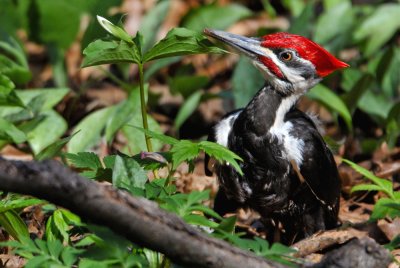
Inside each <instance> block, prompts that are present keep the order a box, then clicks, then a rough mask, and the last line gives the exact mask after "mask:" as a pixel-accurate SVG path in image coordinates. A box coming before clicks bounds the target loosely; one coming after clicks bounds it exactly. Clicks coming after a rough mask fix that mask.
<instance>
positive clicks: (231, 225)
mask: <svg viewBox="0 0 400 268" xmlns="http://www.w3.org/2000/svg"><path fill="white" fill-rule="evenodd" d="M235 224H236V216H231V217H228V218H224V219H223V220H222V221H221V223H220V224H219V226H218V227H217V228H216V229H217V230H218V231H224V232H227V233H232V234H233V233H234V232H235Z"/></svg>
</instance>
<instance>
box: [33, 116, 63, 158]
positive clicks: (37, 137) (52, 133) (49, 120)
mask: <svg viewBox="0 0 400 268" xmlns="http://www.w3.org/2000/svg"><path fill="white" fill-rule="evenodd" d="M42 116H44V118H43V120H41V121H39V122H38V124H36V125H35V126H34V127H33V128H32V129H30V130H28V131H27V132H26V136H27V137H28V143H29V145H30V147H31V148H32V151H33V152H34V154H35V155H36V154H38V153H40V151H42V150H43V149H44V148H46V147H47V146H49V145H51V144H52V143H54V142H56V141H57V140H58V139H59V138H60V137H61V136H62V135H63V134H64V133H65V131H66V130H67V122H66V121H65V120H64V118H63V117H62V116H60V115H59V114H58V113H57V112H55V111H53V110H48V111H46V112H43V113H42Z"/></svg>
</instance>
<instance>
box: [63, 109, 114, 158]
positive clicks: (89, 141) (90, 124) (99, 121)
mask: <svg viewBox="0 0 400 268" xmlns="http://www.w3.org/2000/svg"><path fill="white" fill-rule="evenodd" d="M115 110H116V106H111V107H107V108H103V109H101V110H98V111H96V112H93V113H91V114H89V115H88V116H86V117H85V118H84V119H83V120H82V121H81V122H79V124H78V125H77V126H76V127H75V128H74V130H73V132H74V133H75V132H77V131H79V133H77V134H76V135H75V136H74V137H73V138H72V139H71V140H70V142H69V143H68V152H70V153H77V152H82V151H87V150H88V149H90V148H91V147H92V146H94V145H96V144H97V143H98V142H99V140H100V138H101V136H102V132H103V129H104V127H105V126H106V124H107V122H108V120H109V118H110V117H111V116H112V115H113V114H114V112H115Z"/></svg>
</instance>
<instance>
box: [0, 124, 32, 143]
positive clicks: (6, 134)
mask: <svg viewBox="0 0 400 268" xmlns="http://www.w3.org/2000/svg"><path fill="white" fill-rule="evenodd" d="M0 138H1V139H5V140H10V141H12V142H14V143H16V144H19V143H23V142H25V141H26V140H27V137H26V135H25V133H24V132H23V131H21V130H20V129H18V128H17V127H16V126H15V125H14V124H12V123H10V122H8V121H6V120H4V119H3V118H0Z"/></svg>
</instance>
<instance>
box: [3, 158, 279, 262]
mask: <svg viewBox="0 0 400 268" xmlns="http://www.w3.org/2000/svg"><path fill="white" fill-rule="evenodd" d="M0 189H1V190H4V191H10V192H16V193H21V194H27V195H32V196H36V197H38V198H42V199H45V200H48V201H50V202H52V203H54V204H56V205H60V206H63V207H65V208H67V209H69V210H71V211H72V212H74V213H76V214H77V215H79V216H81V217H82V218H83V219H85V220H88V221H91V222H94V223H96V224H99V225H104V226H108V227H109V228H110V229H112V230H113V231H114V232H116V233H118V234H120V235H122V236H124V237H126V238H127V239H129V240H130V241H132V242H134V243H135V244H138V245H141V246H144V247H147V248H149V249H152V250H155V251H159V252H162V253H164V254H165V255H166V256H168V257H169V258H170V259H171V260H172V261H174V262H176V263H179V264H183V265H187V266H191V267H193V266H196V267H285V266H283V265H282V264H279V263H273V262H271V261H268V260H265V259H263V258H260V257H257V256H255V255H254V254H252V253H250V252H246V251H243V250H241V249H238V248H236V247H233V246H231V245H230V244H228V243H226V242H225V241H222V240H218V239H214V238H211V237H208V236H207V235H205V234H202V233H200V232H198V231H197V230H196V229H195V228H193V227H191V226H189V225H188V224H186V223H185V222H183V220H181V219H180V218H178V217H177V216H176V215H174V214H171V213H168V212H166V211H164V210H161V209H160V208H159V207H158V205H157V204H156V203H154V202H151V201H149V200H147V199H144V198H139V197H132V196H131V195H129V194H127V193H125V192H123V191H119V190H116V189H114V188H112V187H111V186H105V185H101V184H98V183H96V182H94V181H91V180H88V179H85V178H82V177H81V176H79V175H78V174H76V173H74V172H72V171H71V170H69V169H67V168H65V167H64V166H62V165H61V164H60V163H58V162H56V161H44V162H41V163H38V162H21V161H8V160H5V159H4V158H1V157H0Z"/></svg>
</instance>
